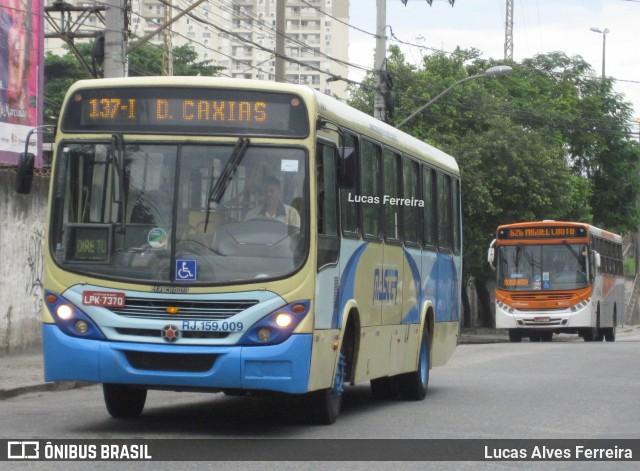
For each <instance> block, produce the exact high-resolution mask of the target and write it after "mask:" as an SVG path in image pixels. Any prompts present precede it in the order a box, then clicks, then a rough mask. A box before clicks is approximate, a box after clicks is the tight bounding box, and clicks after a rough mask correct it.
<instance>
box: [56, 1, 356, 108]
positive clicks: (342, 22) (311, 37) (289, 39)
mask: <svg viewBox="0 0 640 471" xmlns="http://www.w3.org/2000/svg"><path fill="white" fill-rule="evenodd" d="M58 1H59V0H58ZM67 1H68V2H71V4H73V5H74V6H76V7H86V8H90V7H92V6H96V5H100V6H102V5H104V4H105V2H104V0H67ZM122 2H123V3H125V4H126V3H127V2H128V3H129V5H130V13H129V18H128V23H129V29H130V32H131V33H132V37H133V38H134V39H132V40H133V41H135V40H136V39H135V38H141V37H144V36H145V35H147V34H149V33H151V32H153V31H155V30H157V29H158V28H159V27H160V26H161V25H162V24H164V23H165V22H167V20H168V19H170V18H172V17H175V16H177V15H179V14H180V13H181V11H184V10H186V9H187V8H189V7H190V6H192V5H193V4H194V3H198V2H199V0H126V1H125V0H122ZM284 3H285V30H284V35H285V38H284V39H285V41H284V44H285V53H284V54H285V56H286V57H287V58H289V60H287V61H286V62H285V80H286V81H288V82H293V83H302V84H307V85H309V86H311V87H313V88H315V89H317V90H320V91H322V92H325V93H327V94H330V95H334V96H337V97H338V98H342V99H344V98H346V85H347V84H346V82H344V81H331V80H329V81H328V80H327V79H329V78H330V77H331V76H332V75H334V76H340V77H345V78H346V77H347V75H348V70H347V65H346V63H347V61H348V54H347V49H348V40H349V27H348V26H347V24H348V22H349V1H348V0H284ZM50 4H53V0H48V2H47V5H50ZM74 15H76V17H77V16H78V15H79V13H78V12H75V13H74ZM83 22H84V27H86V28H90V29H93V30H95V29H98V28H100V27H104V25H103V24H100V17H99V16H98V15H95V14H94V15H86V18H84V19H83ZM45 29H47V32H50V31H51V26H50V25H45ZM151 42H152V43H154V44H156V45H159V46H163V45H164V44H167V38H165V37H164V36H163V34H159V35H157V36H154V37H153V38H152V39H151ZM170 43H171V44H172V46H173V47H177V46H180V45H183V44H190V45H191V46H193V47H194V49H195V50H196V52H197V53H198V57H199V60H211V61H212V63H213V64H214V65H216V66H220V67H224V69H225V70H224V71H223V72H222V74H224V75H225V76H230V77H238V78H248V79H258V80H275V56H274V54H273V51H275V48H276V0H204V1H201V3H199V4H198V5H197V6H195V8H193V10H191V12H190V13H189V14H186V15H184V16H182V17H181V18H180V19H178V20H177V21H175V22H174V23H173V24H172V25H171V33H170ZM59 44H60V41H59V40H51V39H49V40H47V43H46V47H50V48H56V51H57V47H59ZM56 51H54V52H56Z"/></svg>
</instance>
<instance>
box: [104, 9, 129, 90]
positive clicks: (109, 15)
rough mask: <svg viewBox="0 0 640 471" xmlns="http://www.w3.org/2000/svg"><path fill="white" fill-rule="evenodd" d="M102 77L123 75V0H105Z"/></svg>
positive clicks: (124, 39) (124, 57)
mask: <svg viewBox="0 0 640 471" xmlns="http://www.w3.org/2000/svg"><path fill="white" fill-rule="evenodd" d="M105 6H106V10H105V21H104V24H105V32H104V77H105V78H111V77H124V76H125V64H126V52H125V41H126V37H125V28H124V25H125V0H105Z"/></svg>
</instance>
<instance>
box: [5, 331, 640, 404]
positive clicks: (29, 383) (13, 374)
mask: <svg viewBox="0 0 640 471" xmlns="http://www.w3.org/2000/svg"><path fill="white" fill-rule="evenodd" d="M633 333H640V325H625V326H624V327H619V328H618V331H617V335H618V336H619V337H621V338H622V337H625V336H627V335H629V334H633ZM563 337H565V336H563ZM566 338H571V339H574V340H575V339H577V337H576V336H575V335H572V336H570V335H566ZM556 340H560V339H558V338H557V336H555V337H554V341H556ZM501 342H509V337H508V335H507V333H506V331H504V330H495V329H487V328H470V329H462V332H461V333H460V342H459V343H460V345H465V344H485V343H501ZM88 384H91V383H86V382H82V381H60V382H49V383H48V382H45V381H44V369H43V359H42V350H41V349H40V348H39V347H37V348H33V349H31V350H27V351H22V352H19V353H15V354H8V355H0V401H1V400H4V399H9V398H11V397H15V396H18V395H20V394H26V393H29V392H36V391H65V390H69V389H74V388H79V387H82V386H86V385H88Z"/></svg>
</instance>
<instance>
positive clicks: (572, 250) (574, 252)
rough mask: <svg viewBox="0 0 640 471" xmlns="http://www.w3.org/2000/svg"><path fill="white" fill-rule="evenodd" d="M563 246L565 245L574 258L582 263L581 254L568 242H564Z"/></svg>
mask: <svg viewBox="0 0 640 471" xmlns="http://www.w3.org/2000/svg"><path fill="white" fill-rule="evenodd" d="M562 245H564V246H565V247H566V248H567V249H568V250H569V252H571V255H573V257H574V258H575V259H576V260H577V261H578V262H579V261H580V254H579V253H578V251H577V250H576V249H574V248H573V246H572V245H571V244H570V243H569V242H567V241H566V240H563V241H562Z"/></svg>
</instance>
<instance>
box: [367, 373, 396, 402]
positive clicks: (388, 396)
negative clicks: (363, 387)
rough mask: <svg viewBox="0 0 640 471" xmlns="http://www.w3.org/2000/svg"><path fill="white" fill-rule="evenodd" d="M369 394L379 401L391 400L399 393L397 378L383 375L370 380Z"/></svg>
mask: <svg viewBox="0 0 640 471" xmlns="http://www.w3.org/2000/svg"><path fill="white" fill-rule="evenodd" d="M371 395H372V396H373V398H374V399H377V400H379V401H392V400H394V399H397V398H398V396H399V395H400V389H399V388H398V381H397V378H394V377H390V376H387V377H384V378H376V379H372V380H371Z"/></svg>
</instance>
